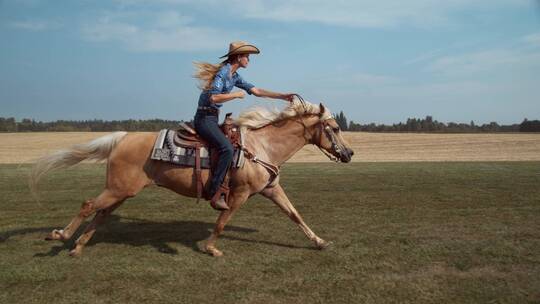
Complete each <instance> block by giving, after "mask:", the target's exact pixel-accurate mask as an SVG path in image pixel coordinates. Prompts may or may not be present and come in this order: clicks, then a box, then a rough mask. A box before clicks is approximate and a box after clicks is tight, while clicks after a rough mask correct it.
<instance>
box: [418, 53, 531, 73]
mask: <svg viewBox="0 0 540 304" xmlns="http://www.w3.org/2000/svg"><path fill="white" fill-rule="evenodd" d="M538 65H540V52H527V51H524V50H519V49H494V50H487V51H481V52H473V53H467V54H461V55H455V56H444V57H440V58H438V59H436V60H434V61H433V62H432V63H431V64H430V65H429V66H428V67H427V70H428V71H431V72H435V73H442V74H445V75H449V76H467V75H468V76H474V75H473V74H476V73H489V72H495V73H503V72H506V71H508V70H509V69H520V68H530V67H532V66H538Z"/></svg>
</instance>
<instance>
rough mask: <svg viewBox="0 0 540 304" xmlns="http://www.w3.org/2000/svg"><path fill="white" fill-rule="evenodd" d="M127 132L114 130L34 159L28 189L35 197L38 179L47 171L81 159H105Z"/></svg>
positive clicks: (76, 162)
mask: <svg viewBox="0 0 540 304" xmlns="http://www.w3.org/2000/svg"><path fill="white" fill-rule="evenodd" d="M126 134H127V132H123V131H122V132H114V133H111V134H108V135H105V136H102V137H100V138H97V139H94V140H93V141H91V142H88V143H85V144H78V145H74V146H73V147H71V148H68V149H65V150H59V151H56V152H54V153H52V154H49V155H46V156H44V157H42V158H40V159H38V160H37V161H36V163H35V164H34V166H33V168H32V171H31V173H30V182H29V184H30V190H31V192H32V194H33V195H34V197H36V198H37V195H36V193H37V185H38V183H39V180H40V179H41V178H42V177H43V176H44V175H45V174H47V173H48V172H50V171H53V170H56V169H61V168H68V167H71V166H73V165H76V164H78V163H80V162H81V161H83V160H94V161H100V160H105V159H107V158H108V157H109V155H110V154H111V151H112V150H113V148H114V147H115V146H116V144H118V142H120V140H122V138H124V136H126Z"/></svg>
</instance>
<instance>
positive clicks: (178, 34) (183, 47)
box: [82, 11, 231, 51]
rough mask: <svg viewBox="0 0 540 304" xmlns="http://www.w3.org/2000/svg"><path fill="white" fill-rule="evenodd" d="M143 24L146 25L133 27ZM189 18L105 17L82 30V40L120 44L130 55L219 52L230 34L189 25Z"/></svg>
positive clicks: (172, 14)
mask: <svg viewBox="0 0 540 304" xmlns="http://www.w3.org/2000/svg"><path fill="white" fill-rule="evenodd" d="M135 20H137V21H139V22H140V21H141V20H142V21H146V23H145V25H144V26H143V25H139V24H136V23H135ZM191 20H192V19H191V18H190V17H187V16H183V15H180V14H179V13H177V12H175V11H164V12H159V13H135V12H124V13H110V12H109V13H105V14H104V15H103V16H102V17H101V18H99V20H97V21H94V22H91V23H87V24H85V25H84V26H83V27H82V33H83V36H84V38H85V39H87V40H89V41H95V42H119V43H121V44H122V45H124V46H125V47H126V48H128V49H130V50H133V51H197V50H216V49H222V48H223V45H224V44H225V43H226V42H227V41H228V40H229V39H230V36H231V34H230V33H228V32H223V31H221V30H219V29H214V28H210V27H199V26H193V25H190V22H191Z"/></svg>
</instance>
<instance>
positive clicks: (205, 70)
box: [193, 61, 226, 91]
mask: <svg viewBox="0 0 540 304" xmlns="http://www.w3.org/2000/svg"><path fill="white" fill-rule="evenodd" d="M224 64H226V61H224V62H222V63H219V64H212V63H208V62H193V65H194V66H195V74H193V77H195V78H197V79H199V85H198V87H199V89H201V90H203V91H204V90H209V89H210V87H211V86H212V81H213V80H214V77H216V74H217V72H218V71H219V69H221V67H222V66H223V65H224Z"/></svg>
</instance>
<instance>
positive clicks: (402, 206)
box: [0, 162, 540, 304]
mask: <svg viewBox="0 0 540 304" xmlns="http://www.w3.org/2000/svg"><path fill="white" fill-rule="evenodd" d="M28 171H29V167H28V166H20V167H18V166H16V165H1V166H0V198H1V200H0V303H58V304H59V303H76V302H78V303H210V302H211V303H300V302H302V303H539V302H540V163H538V162H533V163H528V162H516V163H354V164H348V165H344V164H339V165H338V164H332V163H324V164H287V165H286V166H285V167H284V168H283V173H282V184H283V185H284V188H285V189H286V191H287V192H288V194H289V197H290V198H291V201H292V202H293V203H294V204H295V206H296V207H297V209H298V210H299V212H300V213H301V214H302V216H303V217H304V219H305V220H306V222H307V223H308V225H309V226H310V227H311V228H312V229H313V230H314V231H315V233H317V234H318V235H319V236H321V237H322V238H324V239H326V240H330V241H333V242H334V244H333V245H332V246H331V247H330V248H328V249H327V250H324V251H318V250H316V249H315V248H314V247H313V245H312V243H311V242H309V241H308V240H307V239H306V238H305V237H304V235H303V233H302V232H301V231H300V230H299V229H298V228H297V227H296V225H295V224H293V223H292V222H291V221H290V220H289V219H288V218H287V217H286V216H284V214H282V213H281V212H280V211H279V209H278V208H277V207H276V206H274V205H273V204H272V203H271V202H269V201H267V200H265V199H263V198H262V197H253V198H251V199H250V200H249V201H248V203H247V204H246V205H244V207H243V208H242V209H241V210H240V211H239V212H238V213H237V214H236V215H235V217H234V218H233V219H232V221H231V222H230V225H229V226H228V227H227V228H226V230H225V232H224V235H223V236H222V238H221V239H220V242H218V248H220V249H221V250H223V251H224V253H225V256H224V257H222V258H213V257H210V256H208V255H206V254H204V253H202V252H201V250H200V249H199V248H201V246H202V244H203V240H204V239H205V238H207V237H208V236H209V234H210V231H211V229H212V227H213V224H214V221H215V218H216V216H217V213H216V212H215V211H213V210H212V209H211V208H210V207H209V206H208V205H207V204H206V203H201V204H199V205H197V204H195V200H193V199H187V198H184V197H180V196H178V195H176V194H174V193H172V192H170V191H168V190H165V189H160V188H157V187H156V188H150V189H146V190H144V191H143V192H142V193H140V194H139V195H138V196H137V197H135V198H133V199H130V200H128V201H126V202H125V203H124V205H122V207H120V209H118V210H117V212H115V214H113V216H111V217H110V218H109V220H108V222H107V223H105V224H104V225H103V226H101V227H100V228H99V229H98V232H97V233H96V235H95V236H94V238H93V239H92V241H91V242H90V243H89V245H88V246H87V247H86V249H85V251H84V252H83V256H82V257H80V258H71V257H69V256H68V252H69V249H70V248H71V246H72V245H73V241H68V242H66V243H62V242H47V241H44V240H43V238H44V237H45V235H46V234H47V233H48V232H50V231H51V230H52V229H54V228H63V227H64V226H65V225H66V224H67V223H68V222H69V221H70V220H71V218H72V217H73V216H74V215H75V214H76V213H77V212H78V210H79V206H80V204H81V203H82V202H83V200H84V199H87V198H90V197H93V196H95V195H97V194H98V193H99V192H100V191H101V189H102V187H103V184H104V166H103V165H81V166H78V167H76V168H73V169H69V170H64V171H60V172H56V173H54V174H52V175H50V176H49V177H48V178H46V179H45V180H44V181H43V183H42V184H41V191H40V194H41V201H40V202H39V203H36V202H35V201H33V200H32V199H31V196H30V195H29V192H28V189H27V186H26V179H27V174H28Z"/></svg>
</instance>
